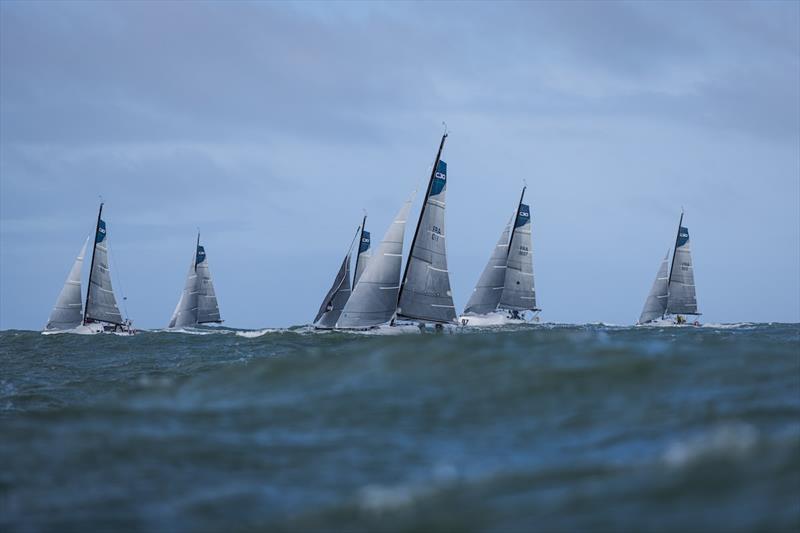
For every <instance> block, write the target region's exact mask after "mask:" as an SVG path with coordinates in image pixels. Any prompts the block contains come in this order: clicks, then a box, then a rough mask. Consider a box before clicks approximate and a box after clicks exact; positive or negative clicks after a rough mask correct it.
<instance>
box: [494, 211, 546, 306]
mask: <svg viewBox="0 0 800 533" xmlns="http://www.w3.org/2000/svg"><path fill="white" fill-rule="evenodd" d="M500 308H502V309H510V310H514V311H527V310H537V309H536V290H535V288H534V284H533V252H532V245H531V212H530V207H529V206H528V205H527V204H523V203H520V204H519V209H518V210H517V216H516V219H515V221H514V229H513V231H512V235H511V242H510V243H509V249H508V261H507V262H506V279H505V286H504V288H503V294H502V296H501V297H500Z"/></svg>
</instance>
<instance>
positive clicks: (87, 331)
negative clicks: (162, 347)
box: [42, 322, 136, 337]
mask: <svg viewBox="0 0 800 533" xmlns="http://www.w3.org/2000/svg"><path fill="white" fill-rule="evenodd" d="M107 328H111V329H107ZM61 333H71V334H73V335H98V334H100V333H110V334H114V335H119V336H122V337H128V336H130V335H133V334H135V333H136V330H134V329H132V328H130V327H128V326H121V327H120V329H117V330H114V329H113V326H106V325H104V324H102V323H100V322H90V323H89V324H81V325H80V326H77V327H75V328H72V329H63V330H49V331H47V330H45V331H42V335H59V334H61Z"/></svg>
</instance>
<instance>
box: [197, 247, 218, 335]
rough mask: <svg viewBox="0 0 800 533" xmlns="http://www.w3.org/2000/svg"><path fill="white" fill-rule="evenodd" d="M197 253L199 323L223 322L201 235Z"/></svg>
mask: <svg viewBox="0 0 800 533" xmlns="http://www.w3.org/2000/svg"><path fill="white" fill-rule="evenodd" d="M197 242H198V244H197V254H196V259H195V272H196V273H197V323H198V324H209V323H212V322H222V318H221V317H220V314H219V304H218V303H217V293H216V292H214V283H212V281H211V271H210V270H209V268H208V259H207V258H206V249H205V248H204V247H203V246H200V236H199V235H198V236H197Z"/></svg>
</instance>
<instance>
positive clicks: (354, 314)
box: [334, 195, 414, 329]
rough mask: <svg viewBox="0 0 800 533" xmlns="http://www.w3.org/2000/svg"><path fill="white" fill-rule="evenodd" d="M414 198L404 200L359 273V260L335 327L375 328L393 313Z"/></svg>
mask: <svg viewBox="0 0 800 533" xmlns="http://www.w3.org/2000/svg"><path fill="white" fill-rule="evenodd" d="M413 197H414V196H413V195H412V196H411V198H409V199H408V200H406V201H405V202H404V203H403V205H402V207H401V208H400V211H399V212H398V213H397V215H395V217H394V219H393V220H392V223H391V224H390V225H389V229H387V230H386V234H385V235H384V236H383V240H382V241H381V243H380V245H378V248H377V250H376V251H375V253H374V254H373V255H372V256H371V257H370V258H369V264H368V265H367V266H366V267H365V268H364V269H363V270H362V272H361V274H360V275H359V268H360V266H361V264H362V262H363V261H364V259H360V260H359V264H358V265H357V266H356V284H355V288H354V289H353V291H352V293H351V294H350V297H349V298H348V300H347V302H346V303H345V304H344V308H343V309H342V312H341V314H340V316H339V318H338V319H337V320H336V323H335V327H336V329H371V328H376V327H378V326H381V325H383V324H386V323H387V322H389V321H390V320H391V319H392V317H393V316H394V314H395V311H396V309H397V295H398V293H399V291H400V270H401V268H402V266H403V265H402V262H403V237H404V235H405V231H406V219H407V218H408V213H409V211H410V210H411V202H412V201H413ZM362 244H363V241H362ZM359 249H360V248H359ZM359 255H360V254H359ZM334 283H335V282H334Z"/></svg>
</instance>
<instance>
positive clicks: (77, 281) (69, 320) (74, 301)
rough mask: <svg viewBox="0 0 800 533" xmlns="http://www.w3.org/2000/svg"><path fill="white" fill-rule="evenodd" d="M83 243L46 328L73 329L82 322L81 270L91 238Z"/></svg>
mask: <svg viewBox="0 0 800 533" xmlns="http://www.w3.org/2000/svg"><path fill="white" fill-rule="evenodd" d="M90 238H91V237H89V238H87V239H86V241H85V242H84V243H83V247H82V248H81V251H80V253H79V254H78V257H76V258H75V263H73V265H72V269H70V271H69V275H68V276H67V280H66V281H65V282H64V287H63V288H62V289H61V293H59V295H58V300H56V306H55V307H54V308H53V311H52V312H51V313H50V318H49V320H48V321H47V325H46V326H45V330H66V329H72V328H75V327H77V326H79V325H80V323H81V307H82V306H81V270H83V258H84V257H85V256H86V247H87V246H88V245H89V239H90Z"/></svg>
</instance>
